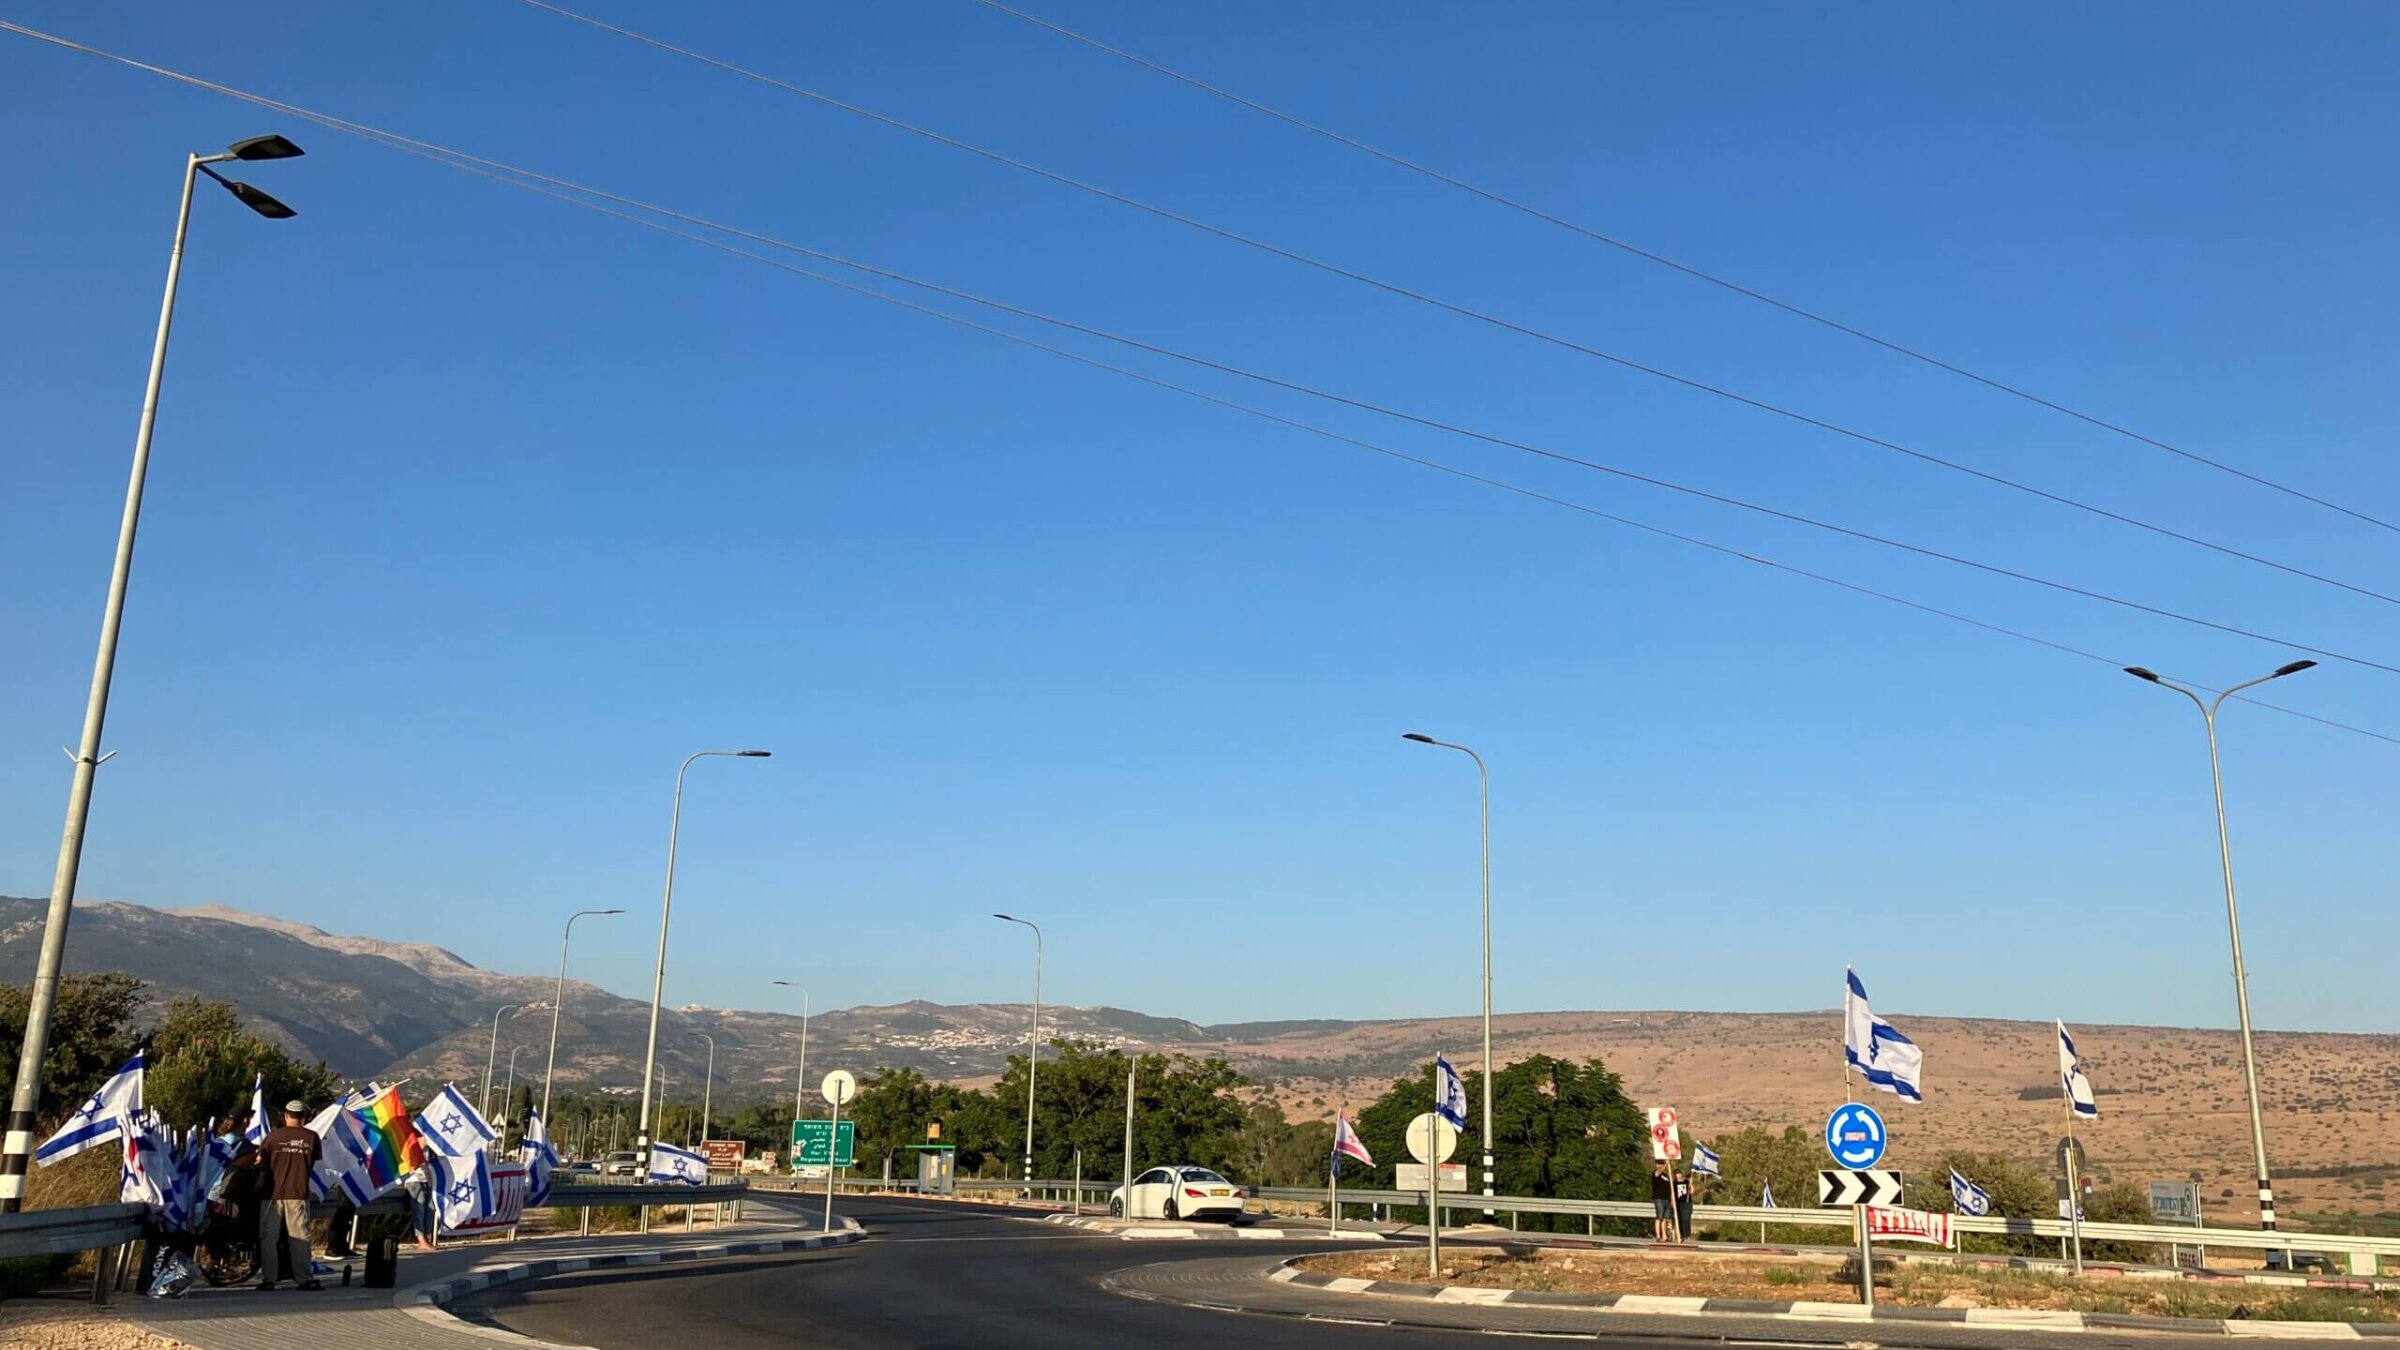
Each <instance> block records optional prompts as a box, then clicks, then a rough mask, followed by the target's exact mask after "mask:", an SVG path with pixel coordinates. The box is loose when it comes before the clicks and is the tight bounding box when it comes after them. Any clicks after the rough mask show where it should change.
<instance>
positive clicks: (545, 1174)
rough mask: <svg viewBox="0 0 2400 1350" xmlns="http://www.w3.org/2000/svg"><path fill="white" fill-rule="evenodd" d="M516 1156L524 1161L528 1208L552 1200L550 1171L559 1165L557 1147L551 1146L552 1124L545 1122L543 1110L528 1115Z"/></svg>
mask: <svg viewBox="0 0 2400 1350" xmlns="http://www.w3.org/2000/svg"><path fill="white" fill-rule="evenodd" d="M517 1156H519V1157H521V1158H523V1159H524V1160H525V1207H526V1208H527V1209H534V1208H537V1207H539V1206H542V1205H546V1204H548V1203H550V1174H551V1173H552V1172H553V1171H556V1170H557V1168H558V1150H557V1149H554V1148H552V1147H550V1127H549V1126H548V1125H546V1124H544V1123H542V1113H541V1112H539V1111H529V1112H527V1113H526V1114H525V1141H524V1143H523V1144H522V1145H520V1146H519V1147H518V1149H517Z"/></svg>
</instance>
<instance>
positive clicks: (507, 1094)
mask: <svg viewBox="0 0 2400 1350" xmlns="http://www.w3.org/2000/svg"><path fill="white" fill-rule="evenodd" d="M532 1048H533V1047H532V1046H530V1045H512V1046H510V1047H508V1085H507V1086H506V1087H503V1088H501V1089H500V1114H501V1115H502V1116H503V1117H506V1116H507V1115H508V1113H509V1103H510V1102H513V1101H515V1100H516V1096H517V1056H519V1055H521V1054H524V1053H525V1052H526V1051H528V1050H531V1049H532ZM543 1123H544V1124H547V1123H548V1122H547V1121H545V1122H543ZM500 1142H501V1143H502V1144H503V1145H505V1144H507V1142H508V1121H507V1120H506V1119H503V1120H502V1121H501V1122H500Z"/></svg>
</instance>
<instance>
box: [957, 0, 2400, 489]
mask: <svg viewBox="0 0 2400 1350" xmlns="http://www.w3.org/2000/svg"><path fill="white" fill-rule="evenodd" d="M975 3H977V4H979V5H982V6H984V7H985V8H987V9H990V10H994V11H997V12H998V13H1001V14H1005V15H1008V16H1009V17H1010V18H1013V19H1017V20H1020V21H1022V22H1024V23H1028V24H1031V25H1033V26H1034V27H1036V28H1042V29H1046V30H1048V31H1049V32H1051V33H1054V34H1056V35H1058V36H1060V37H1063V38H1066V39H1067V40H1069V41H1071V42H1077V43H1081V44H1082V45H1084V46H1086V47H1089V48H1091V49H1092V50H1094V51H1098V52H1104V53H1106V54H1108V55H1110V56H1113V57H1115V58H1117V59H1118V60H1120V61H1126V62H1130V63H1131V64H1133V65H1136V66H1139V67H1141V68H1142V69H1144V70H1148V71H1151V72H1153V73H1155V74H1158V75H1163V76H1165V77H1166V78H1168V79H1170V80H1174V81H1176V82H1177V83H1180V84H1183V85H1187V86H1189V87H1191V88H1193V89H1197V90H1199V91H1201V92H1202V93H1205V94H1208V95H1210V96H1212V97H1214V98H1219V99H1223V100H1224V101H1226V102H1228V103H1232V104H1235V105H1237V106H1239V107H1243V108H1247V109H1249V110H1250V111H1252V112H1255V113H1258V114H1260V115H1262V116H1265V117H1270V118H1273V119H1274V120H1276V121H1278V122H1282V123H1284V124H1286V125H1288V126H1292V127H1296V128H1298V129H1299V130H1302V131H1305V132H1307V133H1309V134H1310V135H1312V136H1318V137H1322V138H1323V139H1325V140H1328V141H1332V142H1333V143H1335V144H1336V145H1342V146H1346V147H1348V148H1350V149H1352V150H1356V151H1359V152H1361V153H1363V154H1367V155H1371V156H1373V157H1374V158H1376V159H1379V160H1382V161H1383V162H1385V163H1387V164H1390V165H1393V166H1394V167H1397V168H1401V169H1405V170H1407V171H1408V172H1410V173H1413V174H1418V175H1421V176H1423V177H1425V178H1429V179H1432V180H1433V181H1434V182H1437V183H1441V184H1443V185H1445V186H1447V187H1452V188H1455V189H1457V190H1458V191H1460V192H1464V193H1467V194H1468V195H1470V196H1474V197H1479V198H1481V199H1483V200H1484V201H1487V202H1490V203H1492V204H1493V205H1496V206H1500V207H1505V208H1506V209H1508V210H1510V211H1514V212H1517V213H1518V214H1520V215H1524V216H1529V217H1531V218H1532V219H1535V220H1539V221H1542V222H1543V223H1545V224H1549V225H1554V226H1557V227H1558V228H1559V229H1562V230H1566V231H1568V232H1570V233H1573V234H1577V235H1581V236H1582V237H1583V238H1585V239H1589V240H1591V241H1592V242H1593V243H1596V244H1605V245H1607V246H1608V247H1610V248H1613V249H1617V250H1619V251H1621V252H1624V253H1627V254H1631V255H1632V256H1634V257H1636V258H1640V259H1642V260H1644V261H1645V262H1651V263H1655V264H1657V265H1658V266H1660V267H1664V268H1667V269H1669V270H1671V271H1675V272H1680V273H1682V274H1683V275H1685V276H1687V277H1691V278H1693V279H1694V280H1696V281H1702V282H1706V283H1707V284H1709V285H1711V286H1715V287H1718V288H1720V289H1722V290H1726V291H1730V292H1732V293H1733V294H1735V295H1739V296H1741V297H1743V298H1745V299H1748V300H1753V301H1756V302H1758V303H1759V304H1762V305H1766V306H1768V307H1769V308H1772V309H1777V310H1781V311H1783V312H1784V313H1786V314H1789V315H1791V316H1793V317H1794V318H1797V319H1802V320H1805V321H1806V322H1809V323H1813V324H1816V325H1819V326H1820V327H1823V328H1827V329H1831V330H1832V331H1834V332H1837V333H1841V334H1843V335H1845V336H1847V337H1852V338H1856V339H1857V340H1859V341H1861V342H1865V343H1868V344H1870V345H1872V346H1876V347H1880V348H1882V349H1883V350H1885V351H1887V352H1891V353H1893V354H1894V355H1897V356H1902V357H1905V358H1907V359H1909V360H1911V361H1916V362H1920V363H1922V364H1924V365H1927V366H1931V367H1933V368H1934V369H1936V370H1940V371H1945V372H1947V373H1949V374H1952V375H1956V376H1958V377H1959V378H1961V379H1965V380H1971V381H1973V382H1974V383H1976V384H1979V385H1982V386H1983V387H1985V388H1987V389H1991V390H1994V391H1996V392H1998V393H2001V394H2006V395H2008V396H2009V397H2011V398H2016V399H2021V400H2023V401H2024V402H2027V403H2031V404H2033V405H2035V406H2036V407H2040V408H2046V409H2048V410H2049V411H2051V412H2055V413H2059V414H2061V415H2063V416H2066V417H2070V418H2073V419H2074V420H2076V421H2078V422H2082V423H2084V424H2085V425H2087V426H2091V427H2096V428H2098V429H2100V430H2102V431H2106V432H2110V433H2112V434H2114V435H2118V436H2122V437H2125V438H2126V439H2128V440H2131V441H2137V442H2139V443H2141V444H2143V445H2147V446H2150V447H2152V448H2154V449H2158V450H2163V451H2165V452H2166V453H2168V454H2170V455H2175V456H2178V457H2180V458H2182V459H2185V460H2189V461H2190V462H2192V463H2194V464H2199V465H2202V466H2204V467H2207V468H2210V469H2214V470H2216V471H2218V472H2219V473H2224V474H2230V475H2231V476H2233V477H2235V478H2239V479H2242V480H2244V481H2246V482H2249V483H2253V484H2256V485H2257V486H2259V487H2263V488H2267V489H2269V490H2271V491H2274V492H2280V493H2283V494H2284V495H2286V496H2289V497H2295V498H2298V499H2299V500H2301V501H2304V502H2308V503H2311V504H2312V505H2315V506H2320V507H2323V508H2324V509H2326V510H2328V511H2333V512H2338V513H2339V514H2341V515H2345V516H2348V517H2350V518H2351V519H2353V520H2358V521H2362V522H2364V523H2366V524H2369V525H2374V526H2377V527H2379V528H2382V529H2386V530H2391V531H2393V532H2394V533H2400V524H2395V523H2393V522H2391V521H2389V520H2385V519H2383V518H2382V517H2380V516H2375V515H2371V514H2369V513H2367V512H2365V511H2361V510H2358V509H2356V508H2354V507H2349V506H2344V505H2342V504H2341V503H2340V502H2337V501H2332V500H2329V499H2327V498H2325V497H2322V496H2319V495H2317V494H2315V493H2312V492H2309V491H2307V490H2305V489H2302V488H2297V487H2293V486H2292V485H2291V484H2289V483H2283V482H2278V481H2277V480H2275V479H2272V478H2269V477H2266V476H2265V475H2263V474H2259V473H2253V472H2251V471H2250V470H2248V469H2244V468H2241V467H2239V466H2236V465H2233V464H2229V463H2226V462H2224V461H2222V460H2218V459H2214V458H2211V457H2209V456H2207V455H2204V454H2201V453H2200V452H2198V451H2196V450H2189V449H2186V448H2184V447H2182V446H2179V445H2174V444H2171V443H2169V442H2167V441H2164V440H2160V439H2159V438H2157V437H2155V436H2151V435H2147V434H2145V433H2143V432H2140V431H2137V430H2135V429H2133V428H2132V427H2130V426H2127V425H2125V424H2124V423H2121V422H2116V421H2112V420H2110V419H2108V418H2105V417H2102V416H2100V415H2098V414H2096V413H2088V412H2084V411H2082V410H2081V409H2078V408H2075V407H2073V406H2071V405H2069V404H2066V403H2062V402H2059V401H2058V400H2056V399H2053V398H2049V397H2047V396H2045V395H2042V394H2037V393H2035V392H2033V391H2032V390H2030V389H2027V388H2024V387H2023V386H2021V385H2015V384H2011V383H2009V382H2007V381H2006V380H2002V379H1998V378H1996V377H1994V376H1990V375H1985V374H1982V373H1981V372H1979V371H1975V370H1971V369H1969V368H1967V367H1965V366H1962V365H1959V364H1957V363H1956V362H1953V361H1948V360H1944V359H1943V358H1941V357H1939V356H1935V355H1933V354H1932V353H1930V352H1928V351H1925V350H1924V349H1922V348H1919V347H1912V346H1910V345H1908V344H1907V343H1904V342H1900V341H1897V340H1895V339H1892V338H1887V337H1882V336H1880V335H1878V334H1875V333H1871V332H1869V331H1867V330H1866V329H1863V328H1860V327H1858V326H1857V325H1855V324H1851V323H1845V322H1844V321H1842V320H1840V319H1836V318H1833V317H1832V316H1830V315H1827V314H1824V313H1820V312H1818V311H1816V310H1812V309H1809V308H1806V307H1805V306H1802V305H1798V304H1795V303H1793V302H1791V301H1789V300H1784V299H1780V298H1778V297H1776V296H1773V295H1769V294H1767V293H1766V292H1764V291H1761V290H1758V289H1756V288H1755V287H1751V286H1746V285H1744V284H1742V283H1741V282H1738V281H1734V280H1732V279H1730V278H1728V277H1724V276H1721V275H1719V274H1717V273H1714V272H1710V271H1708V270H1706V269H1704V268H1700V267H1696V266H1693V265H1692V264H1690V263H1686V262H1682V261H1679V260H1677V259H1675V258H1671V257H1668V256H1667V255H1665V254H1663V253H1659V252H1657V251H1656V250H1654V249H1648V248H1644V247H1642V246H1641V245H1639V244H1635V243H1632V242H1630V241H1628V240H1625V239H1620V238H1618V237H1617V236H1615V235H1612V234H1608V233H1605V232H1604V231H1601V230H1598V229H1594V228H1593V227H1591V226H1589V225H1585V224H1583V223H1581V222H1580V221H1576V220H1572V219H1569V218H1568V217H1565V216H1561V215H1558V214H1557V213H1555V212H1552V211H1546V210H1544V209H1542V208H1541V207H1538V206H1534V205H1532V204H1531V203H1528V202H1526V201H1524V200H1522V199H1521V198H1517V197H1511V196H1509V195H1508V194H1506V193H1503V192H1500V191H1498V190H1496V189H1493V188H1488V187H1485V186H1483V185H1481V184H1479V183H1475V182H1472V181H1470V180H1468V179H1464V178H1460V177H1458V176H1456V175H1455V174H1449V173H1445V172H1443V171H1442V170H1440V169H1436V168H1434V167H1432V166H1431V165H1428V164H1425V163H1423V162H1422V161H1419V160H1413V159H1410V158H1408V157H1406V156H1404V155H1400V154H1396V153H1394V152H1392V151H1389V150H1385V149H1383V148H1382V147H1380V146H1376V145H1373V144H1370V143H1368V142H1366V141H1362V140H1359V139H1358V138H1356V137H1354V136H1348V135H1344V134H1343V133H1341V132H1338V131H1335V130H1333V129H1332V128H1330V127H1326V126H1323V125H1320V124H1318V123H1315V122H1311V121H1309V120H1308V119H1306V118H1303V117H1299V116H1296V115H1294V114H1292V113H1287V112H1284V111H1283V110H1281V109H1279V108H1273V107H1270V106H1268V105H1267V104H1264V103H1261V102H1259V101H1258V100H1256V99H1252V98H1248V97H1245V96H1243V95H1241V94H1237V93H1235V92H1233V91H1232V90H1230V89H1226V88H1224V87H1223V86H1220V85H1215V84H1211V83H1209V82H1208V81H1206V80H1203V79H1201V78H1199V77H1198V76H1195V75H1188V74H1185V73H1184V72H1183V71H1180V70H1177V69H1175V68H1173V67H1171V66H1168V65H1165V64H1162V63H1161V62H1158V61H1154V60H1152V59H1150V58H1149V57H1146V56H1142V55H1139V54H1137V53H1135V52H1131V51H1127V50H1126V49H1124V48H1122V47H1117V46H1114V45H1111V44H1110V43H1107V42H1103V41H1101V40H1100V39H1098V38H1095V37H1092V36H1091V35H1089V34H1087V33H1081V32H1077V31H1076V30H1074V29H1072V28H1068V27H1066V26H1065V25H1064V24H1060V23H1055V22H1053V21H1051V20H1049V19H1045V18H1042V17H1041V16H1039V15H1036V14H1029V13H1027V12H1025V11H1024V10H1021V9H1016V8H1014V7H1012V6H1009V5H1006V4H1002V3H1001V0H975Z"/></svg>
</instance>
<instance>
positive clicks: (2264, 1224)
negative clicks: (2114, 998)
mask: <svg viewBox="0 0 2400 1350" xmlns="http://www.w3.org/2000/svg"><path fill="white" fill-rule="evenodd" d="M2316 664H2317V663H2316V662H2314V661H2294V662H2292V663H2291V664H2290V665H2287V666H2280V667H2278V668H2277V669H2276V670H2275V672H2274V673H2273V674H2271V675H2261V676H2259V677H2258V678H2257V679H2255V680H2246V681H2244V682H2243V683H2241V684H2237V685H2235V686H2233V687H2232V688H2230V689H2227V690H2225V691H2224V692H2222V693H2220V694H2218V695H2217V696H2216V698H2215V699H2214V700H2208V699H2203V698H2201V697H2200V695H2199V694H2197V693H2195V692H2194V691H2192V690H2190V689H2186V688H2184V687H2183V686H2182V685H2180V684H2177V683H2175V682H2174V681H2172V680H2168V679H2164V678H2162V677H2161V676H2160V675H2159V674H2158V672H2156V671H2153V670H2147V669H2144V668H2143V667H2141V666H2127V667H2125V673H2126V674H2128V675H2131V676H2133V677H2134V678H2136V679H2141V680H2148V681H2149V682H2150V683H2152V684H2155V685H2157V686H2159V687H2160V688H2162V689H2172V690H2174V691H2175V692H2176V693H2178V694H2181V695H2183V696H2184V697H2185V698H2188V699H2190V700H2191V701H2192V706H2194V707H2196V708H2198V709H2199V710H2200V720H2201V722H2202V723H2204V724H2205V725H2206V726H2207V728H2208V777H2209V783H2210V785H2211V786H2212V787H2213V788H2214V789H2215V792H2216V797H2217V863H2218V866H2219V867H2220V868H2221V869H2222V870H2223V872H2224V874H2225V930H2226V931H2227V932H2228V933H2230V934H2231V935H2232V937H2233V1001H2234V1006H2235V1008H2236V1009H2237V1010H2238V1011H2239V1013H2240V1016H2241V1024H2242V1077H2243V1080H2244V1081H2245V1082H2246V1083H2247V1084H2248V1085H2249V1089H2250V1144H2251V1148H2252V1149H2253V1151H2254V1154H2255V1158H2256V1161H2257V1163H2258V1226H2259V1227H2260V1228H2262V1229H2265V1230H2267V1231H2270V1232H2272V1231H2273V1230H2274V1228H2275V1186H2274V1183H2273V1182H2272V1181H2270V1180H2269V1179H2268V1175H2267V1129H2266V1124H2265V1122H2264V1120H2263V1119H2262V1118H2261V1116H2260V1114H2259V1109H2258V1056H2257V1055H2256V1054H2255V1053H2254V1052H2253V1051H2252V1050H2251V1048H2250V975H2249V971H2248V969H2247V968H2246V967H2245V966H2244V965H2243V964H2242V917H2241V912H2240V911H2239V910H2238V909H2236V908H2235V907H2234V903H2233V842H2232V839H2231V837H2230V836H2229V835H2228V834H2227V832H2226V829H2225V774H2224V772H2223V770H2222V769H2221V768H2220V767H2219V766H2218V763H2217V709H2218V708H2220V707H2223V706H2224V703H2225V700H2227V699H2229V698H2231V697H2233V696H2234V695H2235V694H2238V693H2240V692H2241V691H2243V690H2244V689H2249V688H2252V687H2254V686H2256V685H2262V684H2265V683H2266V682H2267V681H2269V680H2280V679H2282V678H2283V677H2284V676H2286V675H2297V674H2299V673H2300V672H2301V671H2304V670H2307V669H2309V668H2310V667H2312V666H2314V665H2316Z"/></svg>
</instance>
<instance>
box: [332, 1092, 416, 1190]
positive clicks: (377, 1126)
mask: <svg viewBox="0 0 2400 1350" xmlns="http://www.w3.org/2000/svg"><path fill="white" fill-rule="evenodd" d="M350 1118H351V1119H352V1120H355V1121H357V1122H358V1125H359V1129H360V1133H362V1134H363V1135H364V1136H365V1138H364V1140H363V1141H362V1142H363V1143H364V1144H365V1147H364V1148H361V1149H360V1150H359V1151H358V1152H359V1161H360V1162H361V1163H362V1164H363V1165H364V1169H365V1171H366V1173H367V1176H368V1178H369V1179H370V1180H371V1181H372V1182H373V1183H374V1187H375V1189H381V1188H383V1187H385V1186H389V1185H391V1184H392V1183H393V1182H395V1181H398V1180H399V1179H400V1178H402V1177H404V1176H407V1175H408V1174H409V1173H411V1172H414V1171H416V1170H417V1169H418V1168H420V1167H422V1166H424V1165H425V1143H424V1141H423V1140H421V1139H419V1138H417V1131H416V1127H415V1126H414V1125H413V1124H412V1123H411V1122H410V1120H409V1118H408V1107H407V1105H406V1104H405V1103H403V1102H402V1101H401V1100H400V1089H398V1088H396V1087H387V1088H382V1089H379V1090H378V1091H377V1092H376V1093H375V1095H374V1096H371V1097H369V1098H367V1099H366V1100H365V1101H363V1102H360V1103H358V1104H357V1105H355V1106H352V1107H351V1108H350Z"/></svg>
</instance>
